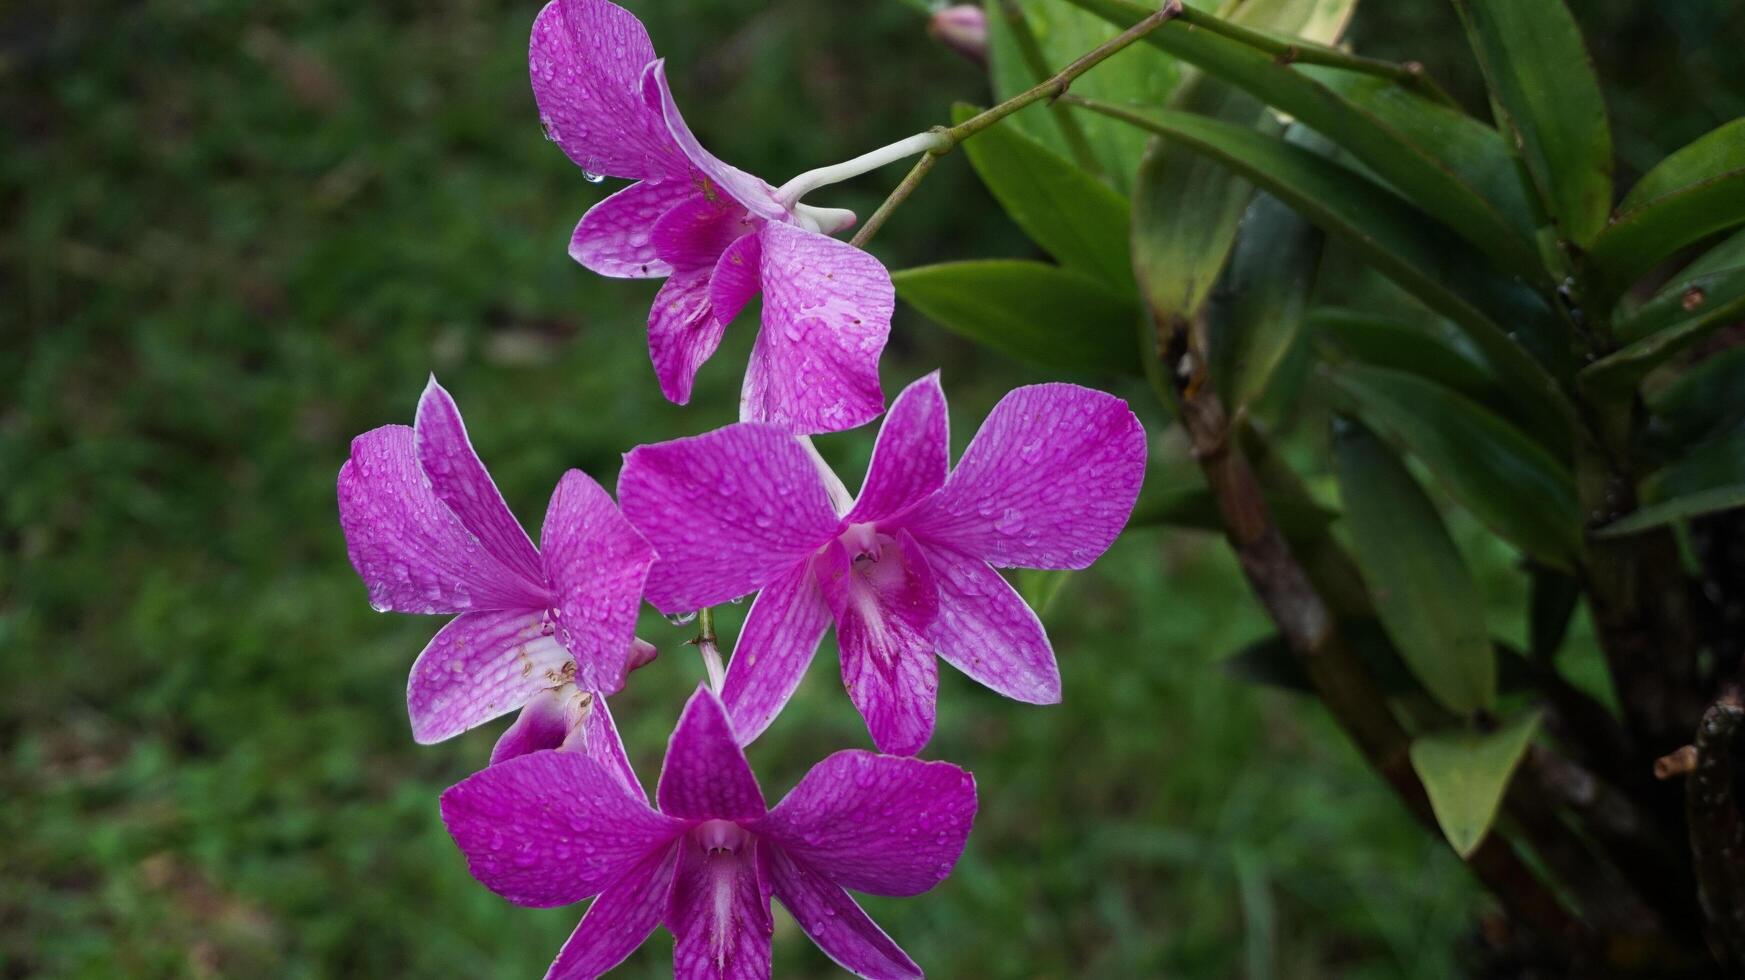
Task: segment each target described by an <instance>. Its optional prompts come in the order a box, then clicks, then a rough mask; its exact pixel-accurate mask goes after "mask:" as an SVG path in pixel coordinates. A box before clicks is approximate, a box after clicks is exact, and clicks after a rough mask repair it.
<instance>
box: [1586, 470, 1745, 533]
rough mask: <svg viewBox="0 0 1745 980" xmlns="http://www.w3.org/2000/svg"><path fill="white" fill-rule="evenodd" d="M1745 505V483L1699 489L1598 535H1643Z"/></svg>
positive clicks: (1618, 522)
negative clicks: (1669, 525)
mask: <svg viewBox="0 0 1745 980" xmlns="http://www.w3.org/2000/svg"><path fill="white" fill-rule="evenodd" d="M1740 507H1745V483H1741V484H1734V485H1733V486H1726V487H1714V488H1712V489H1709V490H1699V491H1697V492H1696V493H1690V494H1685V495H1684V496H1682V497H1674V498H1672V499H1671V500H1663V501H1661V502H1660V503H1657V504H1650V505H1648V506H1647V507H1643V508H1642V509H1640V510H1638V511H1636V512H1635V513H1633V514H1630V515H1628V516H1626V517H1622V518H1619V519H1618V520H1615V521H1613V522H1612V523H1610V524H1607V525H1606V526H1605V527H1602V528H1600V529H1599V530H1597V531H1595V532H1594V536H1595V537H1601V538H1621V537H1624V536H1626V535H1631V534H1640V533H1641V532H1643V531H1650V530H1653V529H1654V528H1657V527H1665V526H1666V525H1668V524H1675V523H1677V522H1679V521H1688V520H1690V519H1691V518H1693V517H1702V516H1703V515H1704V514H1715V513H1719V512H1721V511H1724V510H1737V509H1738V508H1740Z"/></svg>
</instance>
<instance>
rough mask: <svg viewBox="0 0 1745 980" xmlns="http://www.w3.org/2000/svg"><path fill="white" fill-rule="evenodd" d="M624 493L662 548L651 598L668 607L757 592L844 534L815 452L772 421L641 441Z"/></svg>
mask: <svg viewBox="0 0 1745 980" xmlns="http://www.w3.org/2000/svg"><path fill="white" fill-rule="evenodd" d="M618 498H619V502H620V506H622V507H623V508H624V516H625V517H627V518H629V519H630V523H631V524H632V525H634V526H635V527H636V529H637V530H638V531H640V532H642V536H643V537H645V538H647V539H648V541H649V543H650V544H652V545H653V546H654V550H655V553H656V554H657V555H659V557H658V558H657V559H656V560H655V563H654V567H653V568H651V569H650V570H649V573H648V601H649V602H651V603H653V604H654V607H655V608H656V609H659V610H660V611H661V612H663V613H668V614H672V613H682V612H690V611H691V610H694V609H700V608H702V607H703V606H710V605H715V604H716V603H720V602H725V601H727V600H728V599H733V598H737V597H739V596H742V595H746V594H748V593H751V592H756V591H757V590H758V589H760V588H763V587H764V586H765V585H767V584H768V583H770V582H773V581H775V579H776V578H777V577H778V576H780V575H781V574H783V573H784V572H786V571H787V570H788V569H790V568H792V567H793V566H794V565H795V564H796V563H798V562H799V561H800V560H801V559H803V558H805V557H806V556H807V555H810V554H811V553H812V552H813V551H815V550H817V548H818V546H819V545H821V544H823V543H824V542H826V541H828V540H830V538H831V537H832V536H833V535H834V534H835V533H836V526H837V517H836V512H835V511H834V510H832V509H831V506H830V498H829V495H828V494H827V493H826V492H825V489H824V483H823V481H822V479H821V478H820V477H819V475H818V471H817V469H815V468H814V467H813V465H812V459H811V457H810V456H808V455H806V451H805V450H804V449H803V448H801V446H800V444H799V442H798V441H797V440H796V439H795V438H794V437H793V436H792V435H790V434H788V433H787V432H784V431H782V430H780V429H776V428H773V427H771V426H765V425H755V424H746V423H740V424H738V425H730V426H727V427H726V428H722V429H717V430H716V431H714V432H710V433H706V434H704V435H700V436H691V437H689V438H685V439H675V440H673V441H672V442H663V443H659V444H656V445H652V446H638V447H636V448H635V449H633V450H631V451H630V453H629V454H627V455H626V456H625V457H624V469H623V471H622V472H621V473H620V474H619V476H618Z"/></svg>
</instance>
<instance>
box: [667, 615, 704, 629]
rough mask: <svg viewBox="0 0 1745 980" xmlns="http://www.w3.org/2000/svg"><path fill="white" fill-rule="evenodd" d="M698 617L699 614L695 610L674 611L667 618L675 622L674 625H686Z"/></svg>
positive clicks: (672, 622) (668, 620) (670, 621)
mask: <svg viewBox="0 0 1745 980" xmlns="http://www.w3.org/2000/svg"><path fill="white" fill-rule="evenodd" d="M696 618H697V614H696V613H695V612H683V613H673V614H672V615H671V616H668V617H667V618H666V621H667V622H669V623H671V624H673V625H674V626H684V625H685V624H687V623H690V622H691V621H693V620H695V619H696Z"/></svg>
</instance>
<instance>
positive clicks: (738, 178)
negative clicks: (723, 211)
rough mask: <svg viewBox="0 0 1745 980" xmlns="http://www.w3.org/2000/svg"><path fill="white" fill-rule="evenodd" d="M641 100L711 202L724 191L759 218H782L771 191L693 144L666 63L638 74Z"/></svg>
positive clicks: (783, 213) (756, 180)
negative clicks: (658, 117)
mask: <svg viewBox="0 0 1745 980" xmlns="http://www.w3.org/2000/svg"><path fill="white" fill-rule="evenodd" d="M642 98H643V101H644V103H645V104H646V105H647V107H648V108H649V109H651V110H653V111H655V112H658V113H659V114H660V115H661V117H662V118H663V119H665V120H666V128H667V132H668V133H669V134H670V135H671V138H672V140H673V142H674V143H675V144H677V146H678V148H679V150H680V151H681V152H683V153H684V155H685V158H686V159H688V160H689V161H690V162H691V167H692V169H693V170H694V171H695V172H696V174H697V175H698V180H699V187H698V189H699V190H700V191H702V192H703V193H704V194H705V195H711V200H713V199H714V197H713V196H712V195H714V194H715V193H716V191H717V188H718V189H719V190H721V191H725V192H726V193H727V196H728V197H731V198H732V199H733V200H734V201H736V202H737V203H738V204H739V205H740V206H741V207H743V208H745V209H746V210H747V211H750V212H751V213H752V214H755V215H757V216H758V217H760V218H771V219H785V218H786V216H787V210H786V209H785V208H783V207H782V205H781V203H780V202H779V201H777V200H776V198H775V188H774V187H771V186H770V185H769V184H768V183H767V182H765V181H763V180H761V179H759V178H757V177H753V176H752V175H751V174H748V173H746V172H745V171H743V170H740V169H739V168H738V167H732V166H728V165H727V164H725V163H722V162H721V161H720V160H718V159H716V157H715V155H714V154H712V153H710V152H709V151H708V150H705V149H703V144H701V143H699V142H697V137H696V136H695V135H694V134H692V132H691V127H690V126H688V125H686V124H685V117H684V116H682V115H680V114H679V107H678V104H677V103H675V102H674V101H673V90H672V86H671V85H668V84H667V78H666V62H665V61H664V60H658V59H657V60H656V61H654V62H653V63H652V64H650V65H649V66H648V67H647V68H646V69H644V70H643V73H642Z"/></svg>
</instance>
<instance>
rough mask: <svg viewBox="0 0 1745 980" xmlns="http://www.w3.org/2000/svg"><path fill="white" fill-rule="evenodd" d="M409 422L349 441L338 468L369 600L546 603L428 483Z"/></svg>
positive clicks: (345, 521) (352, 548)
mask: <svg viewBox="0 0 1745 980" xmlns="http://www.w3.org/2000/svg"><path fill="white" fill-rule="evenodd" d="M414 442H415V440H414V436H413V432H412V429H411V428H410V427H408V426H404V425H384V426H382V427H381V428H379V429H372V430H370V431H369V432H366V433H364V434H363V435H361V436H358V437H357V438H356V439H353V440H352V442H351V458H350V459H349V460H347V461H346V463H345V465H344V466H342V467H340V470H339V524H340V527H341V528H342V529H343V530H344V531H345V544H346V552H347V554H349V555H350V557H351V563H352V567H354V568H356V569H357V571H358V574H359V575H360V576H362V577H363V580H364V584H365V585H366V586H368V587H369V593H370V605H372V606H374V607H375V608H377V609H379V610H382V611H384V612H385V611H387V610H393V611H395V612H411V613H455V612H466V611H467V610H471V609H478V610H491V609H523V608H536V609H543V608H544V607H545V605H546V596H545V595H544V593H543V591H542V590H540V589H536V588H534V587H533V586H532V584H531V583H529V582H527V581H526V580H525V577H524V576H522V575H518V574H516V573H515V572H514V571H512V570H511V569H510V568H509V567H508V566H506V565H504V564H503V563H502V562H501V561H499V560H497V559H496V558H495V557H493V556H492V554H491V552H490V551H489V550H488V549H487V548H485V546H484V545H483V544H481V543H480V542H479V539H478V538H477V537H476V536H474V535H473V534H472V533H471V532H469V531H468V530H467V529H466V526H465V525H463V524H462V523H461V521H460V518H458V517H456V516H455V514H454V512H453V511H452V510H450V509H449V508H448V505H446V504H444V503H443V502H442V501H441V500H440V499H438V497H437V496H436V493H435V492H434V491H433V490H432V489H431V488H430V486H428V485H427V481H426V479H425V476H424V470H423V468H422V467H420V466H419V465H418V456H417V453H416V451H415V448H414Z"/></svg>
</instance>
